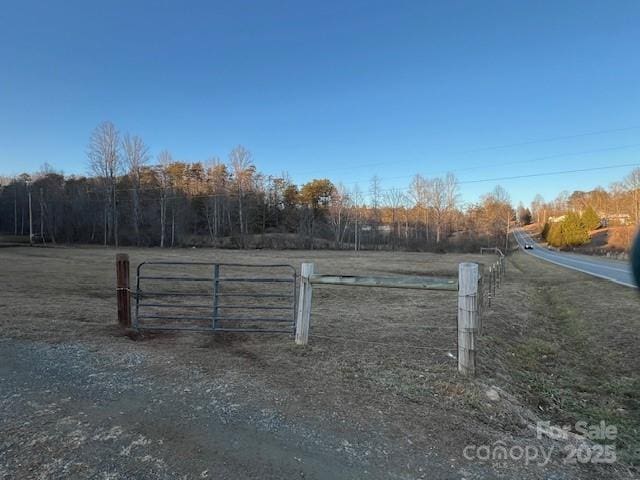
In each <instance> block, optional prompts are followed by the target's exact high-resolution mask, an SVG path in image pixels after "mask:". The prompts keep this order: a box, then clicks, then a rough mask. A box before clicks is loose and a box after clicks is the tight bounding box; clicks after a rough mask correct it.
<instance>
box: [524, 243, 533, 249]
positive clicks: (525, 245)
mask: <svg viewBox="0 0 640 480" xmlns="http://www.w3.org/2000/svg"><path fill="white" fill-rule="evenodd" d="M524 249H525V250H533V245H531V244H530V243H525V244H524Z"/></svg>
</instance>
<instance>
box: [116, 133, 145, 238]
mask: <svg viewBox="0 0 640 480" xmlns="http://www.w3.org/2000/svg"><path fill="white" fill-rule="evenodd" d="M122 150H123V152H124V160H125V162H126V164H127V167H128V168H129V176H130V177H131V183H132V185H133V190H132V194H133V230H134V233H135V237H136V244H137V245H140V213H141V212H140V183H141V173H142V169H143V168H144V166H145V165H146V163H147V162H148V161H149V148H148V147H147V146H146V145H145V143H144V142H143V141H142V139H141V138H140V137H138V136H135V135H134V136H133V137H132V136H130V135H129V134H128V133H127V134H126V135H125V136H124V138H123V140H122Z"/></svg>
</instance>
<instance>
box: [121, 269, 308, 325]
mask: <svg viewBox="0 0 640 480" xmlns="http://www.w3.org/2000/svg"><path fill="white" fill-rule="evenodd" d="M136 277H137V278H136V294H135V301H136V303H135V316H134V318H133V327H134V328H136V329H139V330H145V329H146V330H193V331H215V332H264V333H290V334H294V333H295V322H296V288H297V286H296V269H295V268H294V267H293V266H291V265H284V264H271V265H250V264H241V263H218V262H163V261H151V262H142V263H141V264H140V265H138V268H137V275H136Z"/></svg>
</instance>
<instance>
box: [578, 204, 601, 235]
mask: <svg viewBox="0 0 640 480" xmlns="http://www.w3.org/2000/svg"><path fill="white" fill-rule="evenodd" d="M581 220H582V224H583V225H584V227H585V228H586V229H587V230H588V231H590V230H595V229H596V228H598V227H599V226H600V217H599V216H598V214H597V213H596V211H595V210H594V209H593V207H591V206H589V208H587V209H586V210H585V211H584V213H583V214H582V217H581Z"/></svg>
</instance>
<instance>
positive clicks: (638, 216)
mask: <svg viewBox="0 0 640 480" xmlns="http://www.w3.org/2000/svg"><path fill="white" fill-rule="evenodd" d="M624 186H625V188H626V189H627V191H628V192H629V194H630V196H631V200H632V202H633V205H632V210H633V213H634V220H635V223H636V225H637V224H638V223H639V221H640V168H635V169H633V170H632V171H631V173H629V175H627V176H626V177H625V178H624Z"/></svg>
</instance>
